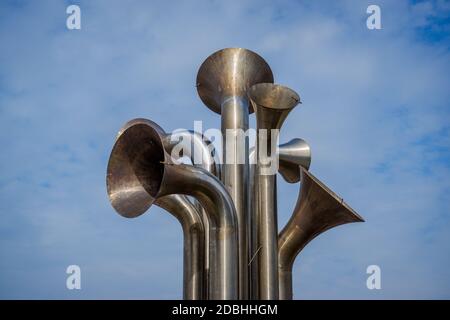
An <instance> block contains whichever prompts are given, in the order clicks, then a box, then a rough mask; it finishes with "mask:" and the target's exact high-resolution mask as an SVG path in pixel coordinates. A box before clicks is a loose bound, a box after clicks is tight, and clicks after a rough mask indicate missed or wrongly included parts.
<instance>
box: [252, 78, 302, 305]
mask: <svg viewBox="0 0 450 320" xmlns="http://www.w3.org/2000/svg"><path fill="white" fill-rule="evenodd" d="M247 95H248V97H249V99H250V102H251V104H252V105H253V109H254V110H255V114H256V128H257V139H256V153H257V154H256V166H255V171H254V183H253V188H254V191H253V193H254V194H253V201H256V204H255V205H254V206H253V208H252V211H253V212H252V217H251V221H252V227H253V228H254V232H253V234H254V236H253V240H252V241H253V242H255V243H253V244H252V254H254V253H255V252H256V250H260V253H259V254H258V260H257V261H256V262H255V263H254V264H252V268H253V271H252V273H253V274H254V276H255V274H257V277H258V281H257V284H255V283H256V281H253V283H254V287H253V288H252V291H253V292H254V294H253V297H252V298H254V299H263V300H274V299H278V262H277V259H278V250H277V242H278V222H277V219H278V217H277V192H276V190H277V189H276V173H277V172H276V170H277V169H278V168H277V166H278V162H276V163H274V161H278V159H277V157H276V156H277V155H276V154H273V153H274V152H276V149H277V144H278V136H279V130H280V128H281V127H282V125H283V122H284V120H285V119H286V117H287V115H288V114H289V112H291V111H292V109H293V108H294V107H295V106H296V105H297V104H298V103H299V102H300V97H299V95H298V94H297V93H296V92H295V91H293V90H292V89H290V88H288V87H285V86H281V85H277V84H273V83H258V84H255V85H253V86H252V87H251V88H250V89H249V90H248V93H247ZM257 286H259V288H257Z"/></svg>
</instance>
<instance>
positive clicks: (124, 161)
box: [106, 119, 165, 218]
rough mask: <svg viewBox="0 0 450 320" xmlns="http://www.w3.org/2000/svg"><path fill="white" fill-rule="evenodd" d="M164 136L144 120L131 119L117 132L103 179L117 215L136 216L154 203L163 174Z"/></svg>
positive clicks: (158, 129)
mask: <svg viewBox="0 0 450 320" xmlns="http://www.w3.org/2000/svg"><path fill="white" fill-rule="evenodd" d="M164 135H165V133H164V130H163V129H162V128H161V127H159V126H158V125H157V124H156V123H154V122H152V121H150V120H146V119H135V120H132V121H130V122H128V123H127V124H126V125H125V126H124V127H123V128H122V129H121V130H120V132H119V135H118V137H117V140H116V143H115V145H114V147H113V150H112V151H111V155H110V158H109V162H108V169H107V179H106V185H107V190H108V195H109V199H110V202H111V205H112V206H113V207H114V209H115V210H116V211H117V212H118V213H119V214H120V215H122V216H124V217H127V218H134V217H137V216H139V215H141V214H143V213H144V212H145V211H147V210H148V209H149V208H150V207H151V205H152V204H153V203H154V201H155V198H156V196H157V194H158V192H159V189H160V187H161V182H162V179H163V175H164V162H165V152H164V149H163V145H162V138H163V137H164Z"/></svg>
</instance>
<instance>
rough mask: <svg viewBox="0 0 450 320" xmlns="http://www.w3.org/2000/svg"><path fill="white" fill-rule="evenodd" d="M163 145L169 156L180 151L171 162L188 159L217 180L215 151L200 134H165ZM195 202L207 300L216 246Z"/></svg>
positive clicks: (217, 168)
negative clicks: (202, 234) (201, 231)
mask: <svg viewBox="0 0 450 320" xmlns="http://www.w3.org/2000/svg"><path fill="white" fill-rule="evenodd" d="M163 144H164V147H165V148H166V150H167V152H168V153H170V155H171V156H173V154H172V151H175V148H177V149H179V151H182V152H181V153H180V154H178V155H176V156H177V157H175V158H174V159H172V160H176V159H177V158H179V157H183V156H186V157H189V158H190V159H191V162H192V164H193V165H194V166H196V167H200V168H203V169H205V170H206V171H208V172H210V173H211V174H213V175H215V176H216V177H218V178H219V177H220V165H218V162H217V161H216V158H215V150H214V149H213V148H212V152H211V148H210V146H212V143H211V141H209V140H208V139H207V138H206V137H204V136H203V135H202V134H200V133H198V132H195V131H191V130H181V131H177V132H175V133H170V134H167V135H166V136H165V137H164V141H163ZM177 151H178V150H177ZM195 202H196V203H195V205H196V207H197V209H198V211H199V212H201V215H202V220H203V227H204V230H205V254H204V258H205V272H204V273H205V274H204V281H205V284H204V287H205V293H204V294H205V298H207V297H208V295H209V293H208V287H209V286H210V285H209V282H210V281H212V280H210V279H214V278H215V277H216V275H214V274H213V271H212V270H216V268H214V267H213V266H210V264H212V263H213V261H216V260H217V259H216V255H217V248H216V247H215V245H216V244H215V243H214V242H211V241H210V240H209V236H210V221H209V217H208V214H207V213H206V212H205V209H203V208H202V206H201V205H200V204H199V203H198V201H195Z"/></svg>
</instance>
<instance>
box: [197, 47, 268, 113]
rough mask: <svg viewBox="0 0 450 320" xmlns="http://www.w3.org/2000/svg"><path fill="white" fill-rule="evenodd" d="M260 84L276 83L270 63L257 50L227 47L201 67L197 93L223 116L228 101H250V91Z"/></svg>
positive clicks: (209, 58)
mask: <svg viewBox="0 0 450 320" xmlns="http://www.w3.org/2000/svg"><path fill="white" fill-rule="evenodd" d="M260 82H273V74H272V70H271V69H270V67H269V65H268V64H267V62H266V61H265V60H264V59H263V58H262V57H261V56H259V55H258V54H257V53H255V52H253V51H250V50H247V49H243V48H227V49H222V50H220V51H217V52H215V53H213V54H212V55H210V56H209V57H208V58H207V59H206V60H205V61H204V62H203V64H202V65H201V66H200V69H199V71H198V74H197V91H198V95H199V96H200V98H201V100H202V101H203V103H204V104H205V105H206V106H207V107H208V108H210V109H211V110H212V111H214V112H217V113H219V114H220V113H221V105H222V102H223V101H224V100H225V99H226V98H228V97H243V98H246V95H245V94H246V91H247V89H248V88H250V87H251V86H252V85H254V84H255V83H260ZM249 107H250V110H249V112H250V113H251V112H253V110H252V108H251V106H249Z"/></svg>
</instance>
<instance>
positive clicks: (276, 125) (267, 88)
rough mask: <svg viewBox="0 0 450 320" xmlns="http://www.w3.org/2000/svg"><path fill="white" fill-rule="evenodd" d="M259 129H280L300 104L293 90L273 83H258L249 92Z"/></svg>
mask: <svg viewBox="0 0 450 320" xmlns="http://www.w3.org/2000/svg"><path fill="white" fill-rule="evenodd" d="M247 94H248V97H249V99H250V101H251V104H252V105H253V109H254V110H255V112H256V123H257V126H258V129H268V130H270V129H280V128H281V126H282V124H283V122H284V120H285V119H286V117H287V115H288V114H289V112H291V110H292V109H293V108H294V107H295V106H296V105H297V104H299V103H300V97H299V95H298V94H297V93H296V92H295V91H294V90H292V89H290V88H288V87H285V86H282V85H279V84H273V83H257V84H255V85H253V86H252V87H251V88H250V89H249V90H248V93H247Z"/></svg>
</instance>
